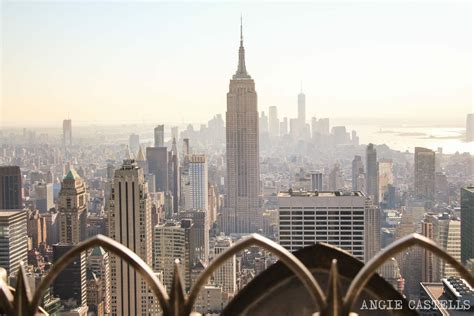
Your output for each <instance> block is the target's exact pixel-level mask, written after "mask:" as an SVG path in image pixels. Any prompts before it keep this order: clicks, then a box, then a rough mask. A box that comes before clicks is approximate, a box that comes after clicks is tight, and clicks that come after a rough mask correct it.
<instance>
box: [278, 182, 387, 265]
mask: <svg viewBox="0 0 474 316" xmlns="http://www.w3.org/2000/svg"><path fill="white" fill-rule="evenodd" d="M277 201H278V216H279V221H278V223H279V232H280V236H279V239H280V240H279V242H280V244H281V245H282V246H283V247H285V248H286V249H288V250H289V251H296V250H298V249H301V248H303V247H306V246H310V245H313V244H315V243H317V242H325V243H329V244H331V245H334V246H337V247H340V248H342V249H344V250H347V251H349V252H350V253H351V254H352V255H353V256H354V257H356V258H357V259H359V260H362V261H367V260H368V259H370V258H372V257H373V256H374V255H375V254H376V253H377V252H378V251H379V250H380V213H379V209H378V208H377V207H376V206H374V205H373V204H372V201H371V200H370V199H368V198H367V197H366V196H365V195H364V194H363V193H361V192H359V191H354V192H347V193H341V192H339V191H334V192H306V191H290V192H280V193H279V194H278V196H277ZM302 223H303V224H302Z"/></svg>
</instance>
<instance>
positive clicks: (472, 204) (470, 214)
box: [461, 187, 474, 264]
mask: <svg viewBox="0 0 474 316" xmlns="http://www.w3.org/2000/svg"><path fill="white" fill-rule="evenodd" d="M473 258H474V187H466V188H461V261H462V263H464V264H465V263H466V262H467V261H468V260H470V259H473Z"/></svg>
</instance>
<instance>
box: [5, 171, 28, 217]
mask: <svg viewBox="0 0 474 316" xmlns="http://www.w3.org/2000/svg"><path fill="white" fill-rule="evenodd" d="M22 196H23V195H22V193H21V171H20V167H18V166H0V209H2V210H15V209H21V208H22V207H23V198H22Z"/></svg>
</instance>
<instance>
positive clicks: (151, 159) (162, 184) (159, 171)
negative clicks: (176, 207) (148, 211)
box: [146, 147, 169, 192]
mask: <svg viewBox="0 0 474 316" xmlns="http://www.w3.org/2000/svg"><path fill="white" fill-rule="evenodd" d="M146 161H147V162H148V172H149V173H151V174H154V175H155V189H156V191H157V192H166V191H168V178H169V175H168V149H167V148H166V147H147V148H146Z"/></svg>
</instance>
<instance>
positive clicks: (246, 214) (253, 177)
mask: <svg viewBox="0 0 474 316" xmlns="http://www.w3.org/2000/svg"><path fill="white" fill-rule="evenodd" d="M240 31H241V32H240V48H239V65H238V68H237V72H236V73H235V74H234V75H233V77H232V79H231V80H230V84H229V92H228V93H227V112H226V159H227V177H226V191H227V192H226V209H225V210H224V214H223V220H224V227H223V231H225V232H226V233H250V232H256V231H257V229H258V228H259V226H260V225H259V222H260V220H261V216H260V164H259V140H258V136H259V132H258V111H257V92H256V91H255V83H254V81H253V79H252V78H251V77H250V75H249V74H248V73H247V69H246V67H245V49H244V42H243V37H242V25H241V27H240Z"/></svg>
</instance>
